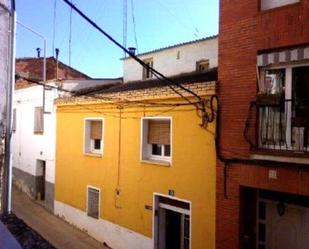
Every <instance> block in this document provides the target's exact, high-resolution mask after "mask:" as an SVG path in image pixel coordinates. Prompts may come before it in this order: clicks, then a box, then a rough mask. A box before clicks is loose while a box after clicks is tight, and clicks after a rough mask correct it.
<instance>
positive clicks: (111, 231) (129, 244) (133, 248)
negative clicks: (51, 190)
mask: <svg viewBox="0 0 309 249" xmlns="http://www.w3.org/2000/svg"><path fill="white" fill-rule="evenodd" d="M54 203H55V205H54V206H55V214H56V215H58V216H59V217H61V218H62V219H65V220H66V221H67V222H69V223H71V224H73V225H75V226H77V227H79V228H82V229H83V230H86V231H87V233H88V234H89V235H90V236H91V237H93V238H95V239H96V240H98V241H101V242H106V243H107V244H108V245H109V246H110V247H111V248H114V249H151V248H153V240H152V238H148V237H146V236H144V235H142V234H139V233H136V232H134V231H132V230H129V229H127V228H124V227H121V226H119V225H117V224H115V223H112V222H110V221H107V220H103V219H93V218H91V217H89V216H87V214H86V213H85V212H83V211H81V210H79V209H76V208H74V207H72V206H69V205H67V204H65V203H62V202H59V201H55V202H54Z"/></svg>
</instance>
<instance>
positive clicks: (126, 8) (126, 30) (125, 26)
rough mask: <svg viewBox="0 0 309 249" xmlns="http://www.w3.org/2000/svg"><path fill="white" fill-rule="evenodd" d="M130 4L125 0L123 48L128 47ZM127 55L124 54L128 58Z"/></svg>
mask: <svg viewBox="0 0 309 249" xmlns="http://www.w3.org/2000/svg"><path fill="white" fill-rule="evenodd" d="M127 19H128V4H127V0H123V42H122V45H123V47H125V48H126V47H127V32H128V20H127ZM126 56H127V54H126V52H124V57H126Z"/></svg>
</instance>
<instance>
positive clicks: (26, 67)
mask: <svg viewBox="0 0 309 249" xmlns="http://www.w3.org/2000/svg"><path fill="white" fill-rule="evenodd" d="M43 63H44V58H42V57H39V58H38V57H28V58H17V59H16V64H15V65H16V74H18V75H21V76H23V77H25V78H30V79H33V80H37V81H43ZM46 79H47V80H56V79H57V80H63V79H66V80H70V79H77V80H79V79H80V80H86V79H90V77H89V76H88V75H86V74H84V73H82V72H80V71H78V70H76V69H74V68H72V67H70V66H68V65H66V64H64V63H63V62H61V61H59V60H58V61H57V60H56V58H54V57H48V58H46ZM27 86H29V82H27V81H26V80H23V79H19V80H18V81H16V88H23V87H27Z"/></svg>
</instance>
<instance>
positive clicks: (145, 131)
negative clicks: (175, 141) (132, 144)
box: [142, 117, 171, 162]
mask: <svg viewBox="0 0 309 249" xmlns="http://www.w3.org/2000/svg"><path fill="white" fill-rule="evenodd" d="M142 135H143V137H142V139H143V140H142V142H143V143H142V159H144V160H155V161H167V162H169V161H170V159H171V119H170V118H168V117H166V118H145V119H143V122H142Z"/></svg>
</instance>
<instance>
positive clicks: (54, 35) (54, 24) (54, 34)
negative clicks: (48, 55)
mask: <svg viewBox="0 0 309 249" xmlns="http://www.w3.org/2000/svg"><path fill="white" fill-rule="evenodd" d="M56 18H57V0H55V1H54V17H53V46H52V48H53V51H52V54H53V55H54V56H55V40H56Z"/></svg>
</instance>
